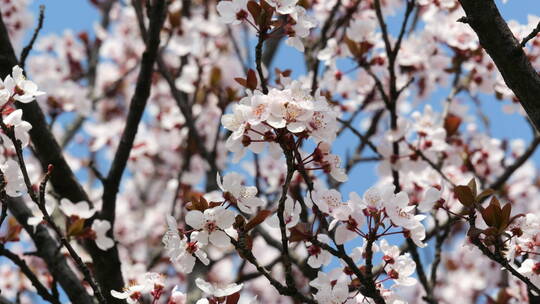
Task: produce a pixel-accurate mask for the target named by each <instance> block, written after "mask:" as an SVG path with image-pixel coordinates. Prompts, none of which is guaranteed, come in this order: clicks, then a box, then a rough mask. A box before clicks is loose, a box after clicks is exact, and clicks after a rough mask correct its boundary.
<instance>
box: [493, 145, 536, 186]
mask: <svg viewBox="0 0 540 304" xmlns="http://www.w3.org/2000/svg"><path fill="white" fill-rule="evenodd" d="M539 144H540V136H536V137H535V138H534V139H533V141H532V142H531V144H530V145H529V147H528V148H527V150H525V153H523V155H521V156H520V157H519V158H518V159H516V161H515V162H514V163H513V164H512V165H510V166H508V167H507V168H506V170H504V173H503V174H502V175H501V176H499V178H497V180H495V182H493V184H491V185H490V188H491V189H494V190H496V189H500V188H501V187H502V186H503V185H504V184H505V183H506V182H507V181H508V179H509V178H510V177H511V176H512V174H514V172H516V170H517V169H519V168H520V167H521V166H522V165H523V164H524V163H525V162H526V161H527V160H528V159H529V158H530V157H531V156H532V155H533V153H534V151H536V148H537V147H538V145H539Z"/></svg>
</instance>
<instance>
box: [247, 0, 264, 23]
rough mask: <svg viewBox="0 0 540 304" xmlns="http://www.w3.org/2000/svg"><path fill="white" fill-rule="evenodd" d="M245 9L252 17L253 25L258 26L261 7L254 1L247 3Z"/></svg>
mask: <svg viewBox="0 0 540 304" xmlns="http://www.w3.org/2000/svg"><path fill="white" fill-rule="evenodd" d="M247 9H248V11H249V13H250V14H251V16H252V17H253V20H255V24H257V25H259V19H260V17H261V7H260V6H259V4H258V3H257V2H256V1H249V2H248V4H247Z"/></svg>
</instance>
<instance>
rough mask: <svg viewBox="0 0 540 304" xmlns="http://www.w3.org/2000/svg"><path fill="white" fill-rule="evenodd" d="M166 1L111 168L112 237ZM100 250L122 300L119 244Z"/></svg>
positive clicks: (105, 280) (107, 187) (107, 206)
mask: <svg viewBox="0 0 540 304" xmlns="http://www.w3.org/2000/svg"><path fill="white" fill-rule="evenodd" d="M165 2H166V1H165V0H156V1H154V5H153V6H152V12H151V17H150V27H149V35H148V40H147V43H146V49H145V51H144V53H143V55H142V59H141V68H140V71H139V75H138V77H137V84H136V87H135V92H134V95H133V98H132V99H131V103H130V107H129V112H128V116H127V119H126V125H125V127H124V130H123V131H122V136H121V139H120V144H119V145H118V148H117V150H116V153H115V155H114V158H113V161H112V165H111V168H110V170H109V173H108V174H107V178H106V182H105V184H104V190H103V207H102V210H101V213H100V217H101V218H104V219H106V220H108V221H109V222H110V223H111V226H112V227H113V228H112V229H111V230H110V231H109V235H110V236H112V232H113V229H114V222H115V210H116V196H117V194H118V190H119V187H120V181H121V179H122V174H123V173H124V170H125V168H126V165H127V161H128V159H129V154H130V152H131V149H132V147H133V142H134V140H135V136H136V135H137V130H138V126H139V123H140V121H141V118H142V115H143V112H144V109H145V107H146V103H147V101H148V97H149V96H150V89H151V84H152V83H151V81H152V72H153V66H154V63H155V62H156V58H157V57H158V51H159V43H160V32H161V28H162V26H163V23H164V21H165V12H166V9H165V8H166V3H165ZM97 250H99V249H97ZM100 253H101V254H100V257H99V263H103V264H102V265H103V267H108V268H107V269H103V271H102V272H101V273H100V276H99V281H100V283H101V284H102V287H103V290H104V292H105V293H106V296H107V301H108V302H109V303H122V302H123V301H121V300H119V299H116V298H114V297H112V296H111V295H110V291H111V290H113V289H114V290H120V289H121V288H122V287H123V278H122V271H121V268H120V264H121V263H120V260H119V257H118V249H117V247H116V245H115V246H114V247H113V248H111V249H109V250H107V251H101V252H100ZM96 266H98V265H96Z"/></svg>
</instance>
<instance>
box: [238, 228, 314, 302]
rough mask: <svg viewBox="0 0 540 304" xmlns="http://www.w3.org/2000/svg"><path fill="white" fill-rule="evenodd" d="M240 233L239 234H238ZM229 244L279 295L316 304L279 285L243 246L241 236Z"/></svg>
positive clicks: (298, 293) (292, 289) (294, 290)
mask: <svg viewBox="0 0 540 304" xmlns="http://www.w3.org/2000/svg"><path fill="white" fill-rule="evenodd" d="M239 233H241V232H239ZM245 237H246V236H245V235H244V236H243V238H245ZM231 242H232V244H233V245H234V247H235V248H236V250H238V252H240V253H241V254H242V256H243V257H244V258H245V259H246V260H248V261H249V262H250V263H251V264H253V266H255V268H256V269H257V271H258V272H259V273H261V274H262V275H263V276H264V277H265V278H266V279H267V280H268V281H269V282H270V284H271V285H272V286H274V288H275V289H276V290H277V291H278V292H279V294H281V295H285V296H290V297H293V298H295V299H297V300H299V301H300V303H313V304H314V303H317V302H315V301H314V300H313V299H310V298H307V297H306V296H304V295H303V294H301V293H300V292H298V290H297V289H295V288H289V287H286V286H283V284H281V283H280V282H279V281H277V280H276V279H274V278H273V277H272V276H271V275H270V273H269V272H268V270H266V269H265V268H264V267H262V266H261V265H260V264H259V263H258V262H257V259H256V258H255V256H254V255H253V253H252V252H251V250H249V249H247V248H246V247H245V246H243V242H242V236H239V240H238V241H236V240H234V239H231Z"/></svg>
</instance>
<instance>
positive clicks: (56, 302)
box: [0, 243, 60, 304]
mask: <svg viewBox="0 0 540 304" xmlns="http://www.w3.org/2000/svg"><path fill="white" fill-rule="evenodd" d="M0 256H5V257H6V258H8V259H10V260H11V261H12V262H13V263H15V265H17V266H19V269H20V270H21V271H22V272H23V273H24V275H25V276H26V277H27V278H28V279H29V280H30V282H32V285H33V286H34V287H35V288H36V290H37V293H38V294H39V295H40V296H41V297H42V298H43V300H45V301H48V302H50V303H53V304H60V299H58V297H55V296H53V295H52V294H50V293H49V291H48V290H47V288H46V287H45V286H43V284H42V283H41V282H40V281H39V279H38V278H37V277H36V275H35V274H34V273H33V272H32V270H31V269H30V267H28V265H27V264H26V262H25V261H24V260H23V259H21V258H20V257H19V256H18V255H17V254H15V253H13V252H11V251H9V250H8V249H7V248H6V247H4V244H2V243H0Z"/></svg>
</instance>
